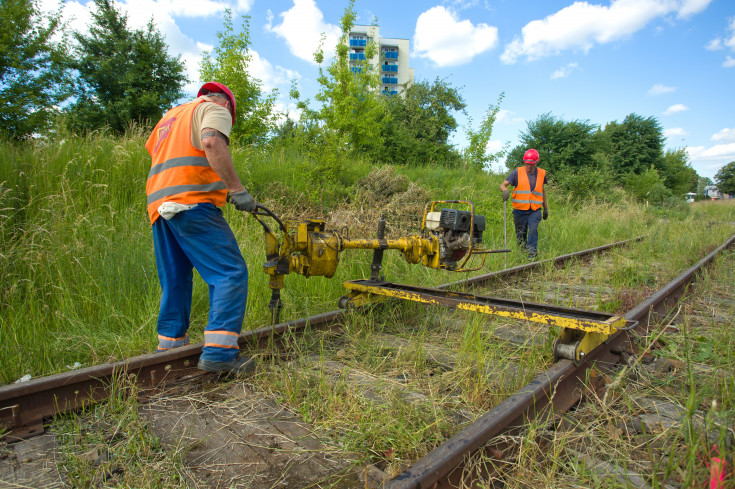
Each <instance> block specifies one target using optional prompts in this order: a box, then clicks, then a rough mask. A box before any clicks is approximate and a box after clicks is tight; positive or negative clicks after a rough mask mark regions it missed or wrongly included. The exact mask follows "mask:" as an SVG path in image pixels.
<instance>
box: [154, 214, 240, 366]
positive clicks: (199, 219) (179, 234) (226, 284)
mask: <svg viewBox="0 0 735 489" xmlns="http://www.w3.org/2000/svg"><path fill="white" fill-rule="evenodd" d="M153 246H154V249H155V253H156V266H157V268H158V278H159V280H160V282H161V289H162V294H161V310H160V312H159V314H158V339H159V342H158V349H159V351H160V350H167V349H169V348H175V347H177V346H183V345H185V344H187V343H188V342H189V337H188V335H187V330H188V329H189V314H190V312H191V295H192V279H193V268H196V269H197V271H198V272H199V274H200V275H201V277H202V279H203V280H204V282H205V283H206V284H207V285H209V321H208V323H207V327H206V329H205V331H204V348H203V350H202V355H201V356H202V358H204V359H206V360H210V361H215V362H226V361H230V360H232V359H233V358H235V357H236V356H237V355H238V345H237V338H238V337H239V335H240V331H241V329H242V322H243V318H244V317H245V305H246V302H247V295H248V268H247V265H246V264H245V260H244V259H243V257H242V254H241V253H240V248H239V247H238V245H237V241H236V239H235V235H234V234H233V233H232V230H231V229H230V226H229V225H228V224H227V222H226V221H225V218H224V216H223V215H222V210H220V209H219V208H217V207H216V206H214V205H212V204H209V203H203V204H198V205H197V206H196V207H194V208H192V209H190V210H187V211H182V212H179V213H177V214H176V215H174V216H173V217H172V218H171V219H169V220H166V219H164V218H163V217H159V218H158V219H156V222H154V223H153Z"/></svg>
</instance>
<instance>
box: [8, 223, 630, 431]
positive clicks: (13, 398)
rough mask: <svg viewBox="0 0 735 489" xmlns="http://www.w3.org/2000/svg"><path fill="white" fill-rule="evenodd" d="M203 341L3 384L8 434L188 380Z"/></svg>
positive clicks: (245, 342) (522, 269) (248, 341)
mask: <svg viewBox="0 0 735 489" xmlns="http://www.w3.org/2000/svg"><path fill="white" fill-rule="evenodd" d="M641 239H643V237H637V238H632V239H628V240H624V241H617V242H614V243H611V244H608V245H605V246H599V247H596V248H590V249H586V250H581V251H578V252H575V253H570V254H567V255H561V256H559V257H556V258H551V259H548V260H542V261H537V262H533V263H528V264H525V265H521V266H517V267H512V268H508V269H504V270H499V271H496V272H491V273H487V274H484V275H479V276H477V277H473V278H470V279H464V280H459V281H456V282H450V283H446V284H443V285H439V286H438V287H437V288H440V289H445V288H451V287H458V286H478V285H482V284H484V283H488V282H491V281H493V280H496V279H502V278H508V277H511V276H516V275H521V274H524V273H526V272H528V271H531V270H533V269H535V268H537V267H539V266H541V265H543V264H545V263H549V262H553V263H555V264H557V265H559V264H563V263H565V262H567V261H568V260H570V259H574V258H582V257H585V256H588V255H590V254H595V253H601V252H603V251H606V250H609V249H611V248H614V247H620V246H623V245H626V244H628V243H630V242H634V241H640V240H641ZM344 314H345V311H343V310H334V311H330V312H325V313H322V314H318V315H315V316H311V317H307V318H301V319H296V320H293V321H288V322H283V323H278V324H276V325H274V326H272V327H270V326H269V327H264V328H260V329H256V330H252V331H246V332H244V333H243V334H242V335H241V336H240V338H239V341H238V342H239V345H240V346H241V347H249V346H252V345H253V343H255V344H262V343H263V342H265V341H270V340H278V338H279V337H280V336H282V335H283V334H285V333H286V332H290V331H299V330H302V329H304V328H306V327H307V326H312V327H314V326H316V327H324V328H327V327H332V326H335V325H337V324H339V323H340V322H341V321H342V319H343V317H344ZM202 345H203V343H196V344H190V345H187V346H184V347H180V348H175V349H173V350H169V351H165V352H161V353H151V354H146V355H139V356H135V357H132V358H128V359H125V360H121V361H118V362H112V363H105V364H101V365H95V366H92V367H86V368H82V369H78V370H72V371H69V372H63V373H59V374H54V375H49V376H46V377H40V378H37V379H31V380H29V381H27V382H22V383H18V384H8V385H4V386H0V427H3V428H5V429H6V433H5V438H6V439H7V440H11V441H12V440H16V439H22V438H28V437H31V436H34V435H37V434H40V433H42V432H43V422H44V419H47V418H50V417H52V416H55V415H57V414H62V413H66V412H70V411H74V410H77V409H80V408H82V407H84V406H88V405H90V404H93V403H96V402H100V401H102V400H104V399H106V398H107V397H109V396H110V393H111V392H112V389H113V388H114V382H115V379H117V378H120V377H121V376H127V377H128V378H132V379H133V380H134V381H135V382H136V384H137V385H138V386H140V387H142V388H149V387H157V386H160V385H162V384H165V383H167V382H173V381H176V380H179V379H184V378H186V377H188V376H191V375H193V374H194V373H196V372H198V371H197V369H196V362H197V360H198V358H199V355H200V354H201V351H202Z"/></svg>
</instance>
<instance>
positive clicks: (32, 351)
mask: <svg viewBox="0 0 735 489" xmlns="http://www.w3.org/2000/svg"><path fill="white" fill-rule="evenodd" d="M146 137H147V135H146V134H143V133H140V132H135V131H131V133H129V134H128V135H127V136H126V137H123V138H115V137H110V136H108V135H106V134H102V133H95V134H91V135H89V136H87V137H84V138H80V137H74V136H70V135H67V134H63V133H59V134H58V135H57V136H56V137H55V138H54V139H50V140H47V141H44V142H40V143H34V144H30V143H29V144H26V145H23V146H16V145H13V144H11V143H7V142H0V240H1V245H0V382H2V383H8V382H12V381H14V380H16V379H18V378H20V377H22V376H23V375H26V374H30V375H32V376H34V377H35V376H40V375H45V374H51V373H56V372H60V371H64V370H65V369H67V368H68V367H69V366H73V365H74V364H75V362H79V363H80V364H81V365H91V364H95V363H99V362H103V361H112V360H116V359H121V358H125V357H130V356H133V355H137V354H142V353H147V352H151V351H153V350H154V348H155V345H156V318H157V314H158V302H159V296H160V289H159V285H158V278H157V272H156V267H155V262H154V257H153V244H152V238H151V233H150V224H149V222H148V218H147V215H146V210H145V180H146V176H147V174H148V169H149V167H150V159H149V156H148V154H147V152H146V151H145V148H144V142H145V139H146ZM233 157H234V160H235V165H236V168H237V170H238V172H239V174H240V175H241V177H242V179H243V183H244V184H245V185H246V187H248V188H250V189H251V191H252V193H253V194H254V196H255V197H256V199H257V200H259V201H261V202H264V203H265V204H266V205H268V206H269V207H271V208H272V210H274V211H275V212H276V213H277V214H279V215H282V216H283V217H284V218H285V219H289V218H291V219H299V218H305V217H321V218H327V220H328V224H329V225H330V226H331V227H337V225H336V224H333V223H334V222H336V221H337V220H338V219H337V217H338V216H342V217H344V215H349V216H350V220H348V221H347V222H348V224H351V226H350V227H351V236H354V237H356V236H358V234H359V235H360V237H365V236H372V235H373V234H374V231H373V230H374V229H375V222H374V221H375V220H374V217H376V216H379V215H380V214H381V213H386V214H387V215H388V218H389V224H388V227H389V230H391V231H390V232H391V233H392V234H389V237H397V236H398V233H400V232H405V229H408V228H410V227H411V226H410V225H414V226H415V223H417V222H420V216H418V215H416V214H417V213H418V212H420V211H417V209H423V205H424V203H425V202H423V201H422V202H412V201H411V199H412V198H413V199H414V200H417V199H425V198H428V199H466V200H471V201H473V202H474V203H475V208H476V212H478V213H479V214H483V215H485V216H486V218H487V222H488V227H487V230H486V232H485V246H486V247H488V248H496V249H497V248H501V247H503V245H504V243H503V204H502V201H501V199H500V192H499V191H498V185H499V184H500V182H501V181H502V180H503V178H504V176H503V175H492V174H484V173H475V172H470V171H467V170H465V169H447V168H443V167H427V168H420V169H419V168H396V169H395V172H396V174H397V175H402V177H403V178H407V179H408V180H409V181H410V182H411V183H410V185H411V189H410V191H407V192H405V193H404V194H402V196H403V197H400V196H399V197H400V198H397V197H396V196H395V195H394V196H391V197H390V198H386V199H383V198H381V196H380V195H372V196H370V195H368V194H367V192H368V190H366V189H367V187H368V186H367V185H366V183H365V182H366V181H367V180H366V179H369V178H370V176H371V175H374V174H375V173H376V172H377V171H378V168H376V167H374V166H373V165H371V164H370V163H368V162H367V161H364V160H351V161H346V162H345V163H344V165H343V170H342V172H341V173H340V175H339V178H338V181H336V182H334V181H329V180H325V181H321V180H320V179H319V178H318V175H317V176H315V175H313V174H312V173H309V172H308V171H307V170H308V168H309V167H310V165H311V164H312V163H313V162H312V161H310V160H309V159H308V158H306V157H304V156H302V155H301V154H299V153H298V152H297V151H294V150H292V149H291V150H286V149H267V150H266V149H254V148H239V149H233ZM307 175H308V177H307ZM335 187H337V188H335ZM411 192H413V193H411ZM417 196H418V197H417ZM705 204H706V203H705ZM705 204H702V205H697V206H693V208H692V211H691V213H690V214H689V216H688V217H685V218H683V219H682V218H681V216H677V217H675V218H672V217H669V216H667V215H665V214H664V215H660V214H656V213H654V212H651V210H649V209H647V208H645V207H644V206H641V205H638V204H636V203H634V202H632V201H630V200H626V199H623V198H621V199H620V200H619V201H616V202H611V201H610V199H604V200H600V201H598V202H594V201H593V202H583V203H580V202H577V201H573V200H571V199H569V198H567V197H566V196H565V195H563V194H561V193H560V192H559V191H557V190H556V189H554V188H553V187H551V188H549V205H550V210H551V217H550V219H549V220H548V221H544V222H543V223H542V225H541V229H540V235H541V238H540V248H539V249H540V255H541V258H548V257H551V256H555V255H558V254H563V253H569V252H572V251H576V250H580V249H584V248H589V247H592V246H598V245H601V244H605V243H608V242H610V241H614V240H620V239H626V238H630V237H633V236H637V235H641V234H646V235H648V236H649V239H648V240H647V241H646V245H644V246H642V247H641V248H640V250H641V251H640V255H639V256H636V257H635V259H634V261H635V262H636V264H638V263H640V264H641V266H644V267H645V266H646V265H645V264H646V263H648V261H650V259H651V258H650V257H651V256H661V253H663V255H664V256H666V266H667V267H668V268H667V272H668V271H669V270H670V271H672V272H673V271H675V270H677V269H681V268H684V267H686V266H689V265H690V264H691V263H693V262H694V261H696V259H698V258H699V257H701V255H703V254H704V252H705V251H708V250H709V249H711V248H712V247H713V246H715V245H717V244H719V243H720V242H721V241H722V240H723V239H724V238H725V237H726V236H729V235H730V234H732V232H733V225H732V222H733V221H735V217H734V212H733V206H726V205H721V206H718V207H717V208H716V209H715V208H714V207H713V206H708V205H705ZM385 211H389V212H385ZM225 217H226V218H227V220H228V222H229V223H230V224H231V226H232V228H233V231H234V232H235V235H236V236H237V237H238V241H239V243H240V246H241V249H242V252H243V255H244V256H245V259H246V261H247V263H248V266H249V270H250V282H249V295H248V309H247V315H246V320H245V325H244V328H245V329H254V328H257V327H262V326H265V325H267V324H268V320H269V315H268V312H267V303H268V300H269V299H270V290H269V289H268V286H267V277H266V275H265V274H264V273H262V271H261V265H262V263H263V261H264V248H263V239H262V229H261V228H260V226H259V225H258V223H257V222H255V220H253V219H252V218H249V217H247V216H245V215H244V214H242V213H239V212H237V211H235V210H234V209H233V208H231V206H228V207H226V208H225ZM396 221H400V222H396ZM407 223H408V224H407ZM352 224H354V226H352ZM415 231H418V229H415ZM415 231H414V232H415ZM507 232H508V244H509V246H512V244H513V225H512V217H511V211H510V209H509V210H508V218H507ZM364 233H366V234H364ZM370 260H371V252H369V251H356V252H352V253H350V252H347V253H343V254H342V257H341V263H340V266H339V268H338V271H337V274H336V276H335V277H334V278H333V279H331V280H327V279H324V278H321V277H313V278H309V279H305V278H303V277H300V276H291V277H287V278H286V290H285V292H284V302H285V306H286V309H285V310H284V312H283V314H282V319H291V318H295V317H300V316H304V315H308V314H315V313H319V312H323V311H326V310H331V309H334V308H335V307H336V300H337V298H338V297H339V296H340V295H342V294H343V293H344V289H343V288H342V286H341V283H342V282H343V281H345V280H350V279H356V278H363V277H366V276H368V274H369V266H370ZM524 261H525V257H524V256H523V254H522V253H520V252H518V251H514V252H513V253H512V254H510V256H508V257H504V256H502V255H490V256H489V258H488V260H487V262H486V266H485V269H484V270H483V271H481V272H475V274H478V273H484V272H488V271H492V270H496V269H500V268H503V267H504V266H505V265H506V263H507V265H508V266H512V265H515V264H519V263H522V262H524ZM384 273H385V275H386V276H387V278H389V279H390V280H393V281H399V282H405V283H413V284H424V285H436V284H440V283H446V282H449V281H454V280H459V279H461V278H462V277H463V276H464V274H451V273H447V272H441V271H435V270H429V269H426V268H422V267H420V266H417V265H409V264H407V263H406V262H405V261H404V260H403V258H402V257H401V256H400V254H399V253H386V255H385V260H384ZM621 280H624V278H623V279H621ZM207 311H208V298H207V287H206V286H205V284H204V283H203V282H202V281H201V280H200V279H198V278H197V279H195V287H194V300H193V306H192V315H191V323H192V326H191V329H190V335H191V337H192V341H199V340H200V339H201V332H202V330H203V329H204V326H205V325H206V321H207Z"/></svg>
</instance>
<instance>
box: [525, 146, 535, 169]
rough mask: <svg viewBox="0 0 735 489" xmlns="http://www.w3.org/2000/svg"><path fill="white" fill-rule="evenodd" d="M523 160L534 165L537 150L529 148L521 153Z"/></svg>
mask: <svg viewBox="0 0 735 489" xmlns="http://www.w3.org/2000/svg"><path fill="white" fill-rule="evenodd" d="M523 162H524V163H528V164H529V165H535V164H536V163H537V162H538V151H536V150H535V149H529V150H528V151H526V152H525V154H524V155H523Z"/></svg>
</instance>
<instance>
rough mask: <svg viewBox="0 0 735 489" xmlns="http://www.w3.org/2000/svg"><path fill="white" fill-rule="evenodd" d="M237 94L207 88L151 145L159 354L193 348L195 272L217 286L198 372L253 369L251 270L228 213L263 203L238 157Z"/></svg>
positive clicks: (161, 127)
mask: <svg viewBox="0 0 735 489" xmlns="http://www.w3.org/2000/svg"><path fill="white" fill-rule="evenodd" d="M234 123H235V96H234V95H233V94H232V92H231V91H230V89H229V88H227V87H226V86H225V85H222V84H221V83H216V82H209V83H205V84H204V85H202V87H201V88H200V89H199V93H198V94H197V98H196V99H195V100H193V101H191V102H188V103H185V104H182V105H179V106H177V107H174V108H173V109H171V110H169V111H168V112H166V114H165V115H164V116H163V118H162V119H161V120H160V121H159V122H158V124H157V125H156V127H155V129H154V130H153V133H152V134H151V136H150V137H149V138H148V141H147V142H146V145H145V146H146V149H148V153H150V155H151V160H152V161H151V170H150V173H149V174H148V181H147V183H146V193H147V195H148V199H147V200H148V215H149V217H150V220H151V225H152V229H153V246H154V250H155V255H156V266H157V268H158V278H159V280H160V282H161V289H162V294H161V308H160V311H159V314H158V351H163V350H168V349H171V348H176V347H179V346H184V345H186V344H188V343H189V335H188V334H187V330H188V329H189V314H190V312H191V297H192V278H193V269H194V268H196V269H197V271H198V272H199V274H200V275H201V277H202V279H203V280H204V282H206V283H207V285H209V321H208V323H207V327H206V329H205V331H204V348H203V349H202V354H201V356H200V358H199V363H198V365H197V366H198V368H199V369H201V370H206V371H208V372H227V373H239V372H247V371H252V370H253V369H254V368H255V362H254V361H253V360H252V359H250V358H247V357H242V358H241V357H239V355H238V354H239V347H238V343H237V340H238V337H239V336H240V331H241V329H242V322H243V318H244V317H245V304H246V300H247V293H248V268H247V265H246V264H245V260H244V259H243V257H242V254H241V253H240V248H239V247H238V245H237V241H236V240H235V235H234V234H233V233H232V230H231V229H230V226H228V224H227V222H226V221H225V219H224V217H223V215H222V210H221V209H220V207H223V206H224V205H225V203H226V202H227V200H229V201H230V202H232V203H233V204H234V205H235V208H236V209H237V210H239V211H246V212H253V211H255V208H256V203H255V200H254V199H253V197H252V196H251V195H250V194H249V193H248V191H247V190H245V188H244V187H243V186H242V183H241V182H240V178H239V177H238V176H237V173H236V172H235V168H234V166H233V164H232V157H231V156H230V151H229V148H228V145H229V135H230V130H231V129H232V125H233V124H234Z"/></svg>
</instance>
